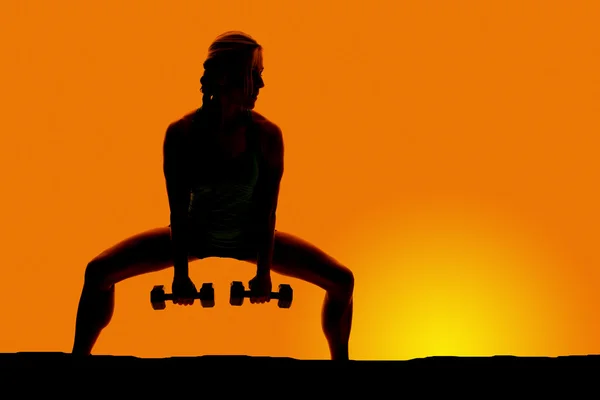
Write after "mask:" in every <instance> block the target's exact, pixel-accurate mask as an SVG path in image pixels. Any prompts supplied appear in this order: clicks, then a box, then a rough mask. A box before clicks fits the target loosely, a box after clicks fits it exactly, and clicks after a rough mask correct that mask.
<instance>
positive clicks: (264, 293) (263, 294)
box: [248, 274, 272, 304]
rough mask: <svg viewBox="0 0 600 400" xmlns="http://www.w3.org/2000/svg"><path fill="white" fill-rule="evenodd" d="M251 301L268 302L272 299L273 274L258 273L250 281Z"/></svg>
mask: <svg viewBox="0 0 600 400" xmlns="http://www.w3.org/2000/svg"><path fill="white" fill-rule="evenodd" d="M248 287H249V288H250V292H251V295H250V303H253V304H254V303H265V302H266V303H268V302H269V301H271V289H272V284H271V274H256V276H255V277H254V278H252V279H251V280H250V282H249V283H248Z"/></svg>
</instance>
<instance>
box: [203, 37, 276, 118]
mask: <svg viewBox="0 0 600 400" xmlns="http://www.w3.org/2000/svg"><path fill="white" fill-rule="evenodd" d="M262 70H263V64H262V47H261V45H260V44H258V43H257V42H256V40H254V39H253V38H252V37H251V36H250V35H248V34H246V33H243V32H239V31H229V32H225V33H223V34H221V35H219V36H218V37H217V38H216V39H215V40H214V41H213V42H212V44H211V45H210V47H209V49H208V56H207V57H206V60H205V61H204V74H203V75H202V78H201V79H200V83H201V89H200V90H201V91H202V93H203V96H202V103H203V105H207V104H208V103H209V102H210V101H213V100H218V101H219V102H220V103H225V104H227V105H228V106H234V107H241V108H246V109H252V108H254V103H255V101H256V97H257V96H258V91H259V89H260V88H262V87H263V86H264V82H263V80H262V77H261V74H262Z"/></svg>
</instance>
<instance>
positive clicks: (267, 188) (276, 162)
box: [256, 123, 284, 274]
mask: <svg viewBox="0 0 600 400" xmlns="http://www.w3.org/2000/svg"><path fill="white" fill-rule="evenodd" d="M263 138H264V145H263V153H264V155H263V159H264V161H265V162H264V163H263V166H264V168H263V170H261V172H260V176H261V178H259V179H261V182H262V183H261V185H260V188H261V189H260V198H259V215H258V221H259V224H260V227H259V239H258V254H257V260H258V261H257V265H256V267H257V274H269V273H270V271H271V261H272V258H273V239H274V236H275V220H276V211H277V202H278V199H279V187H280V183H281V178H282V176H283V158H284V157H283V153H284V151H283V135H282V133H281V129H280V128H279V127H278V126H277V125H275V124H272V123H269V124H268V125H267V126H266V128H265V129H264V136H263Z"/></svg>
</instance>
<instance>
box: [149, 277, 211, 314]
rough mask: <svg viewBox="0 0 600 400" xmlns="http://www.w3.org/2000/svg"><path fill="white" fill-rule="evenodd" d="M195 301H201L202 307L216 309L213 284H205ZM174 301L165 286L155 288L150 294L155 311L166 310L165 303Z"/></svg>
mask: <svg viewBox="0 0 600 400" xmlns="http://www.w3.org/2000/svg"><path fill="white" fill-rule="evenodd" d="M194 299H200V304H201V305H202V307H214V306H215V289H214V288H213V284H212V283H203V284H202V287H201V288H200V291H199V292H198V293H196V295H195V296H194ZM167 300H171V301H173V294H172V293H165V287H164V286H163V285H157V286H154V288H153V289H152V291H151V292H150V302H151V303H152V308H154V309H155V310H164V309H165V308H166V304H165V301H167Z"/></svg>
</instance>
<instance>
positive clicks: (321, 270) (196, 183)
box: [72, 31, 354, 360]
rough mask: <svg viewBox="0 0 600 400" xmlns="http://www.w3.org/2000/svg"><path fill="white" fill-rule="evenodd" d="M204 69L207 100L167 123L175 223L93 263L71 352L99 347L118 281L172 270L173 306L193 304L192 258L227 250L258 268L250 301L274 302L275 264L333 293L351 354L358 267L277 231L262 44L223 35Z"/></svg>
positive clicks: (277, 168) (342, 347)
mask: <svg viewBox="0 0 600 400" xmlns="http://www.w3.org/2000/svg"><path fill="white" fill-rule="evenodd" d="M203 66H204V75H203V76H202V78H201V80H200V83H201V91H202V93H203V97H202V106H201V107H200V108H199V109H198V110H196V111H194V112H191V113H188V114H187V115H184V116H183V117H182V118H180V119H179V120H177V121H174V122H172V123H171V124H169V126H168V128H167V129H166V133H165V137H164V142H163V171H164V176H165V182H166V191H167V196H168V200H169V208H170V224H169V225H168V226H164V227H158V228H155V229H151V230H148V231H145V232H141V233H138V234H136V235H134V236H132V237H129V238H127V239H125V240H123V241H121V242H119V243H117V244H116V245H114V246H113V247H111V248H108V249H106V250H105V251H104V252H102V253H100V254H99V255H98V256H96V257H95V258H93V259H92V260H91V261H90V262H89V263H88V265H87V266H86V269H85V281H84V285H83V290H82V293H81V298H80V300H79V307H78V310H77V320H76V327H75V340H74V343H73V350H72V353H73V354H76V355H89V354H91V351H92V348H93V347H94V344H95V343H96V340H97V339H98V337H99V335H100V333H101V331H102V329H104V328H105V327H106V326H107V325H108V324H109V322H110V320H111V317H112V314H113V310H114V297H115V285H116V284H117V283H118V282H121V281H123V280H125V279H128V278H132V277H134V276H138V275H141V274H145V273H150V272H155V271H160V270H164V269H166V268H169V267H173V269H174V278H173V285H172V291H173V295H174V297H175V298H176V300H175V301H174V303H176V304H180V305H190V304H192V303H193V299H192V298H191V294H193V293H195V292H196V287H195V285H194V283H192V281H191V280H190V278H189V275H188V264H189V263H190V262H192V261H195V260H199V259H203V258H207V257H225V258H231V259H236V260H240V261H245V262H248V263H252V264H255V265H256V268H257V272H256V276H255V277H254V278H253V279H252V280H251V281H250V285H249V286H250V289H251V291H252V292H253V293H254V295H253V297H252V298H251V299H250V301H251V302H252V303H264V302H267V301H269V293H270V292H271V275H270V272H271V271H274V272H276V273H279V274H282V275H286V276H290V277H293V278H298V279H301V280H303V281H306V282H310V283H312V284H314V285H317V286H318V287H320V288H322V289H323V290H325V300H324V303H323V311H322V328H323V332H324V333H325V336H326V338H327V341H328V344H329V349H330V354H331V358H332V359H335V360H347V359H348V358H349V355H348V342H349V337H350V328H351V324H352V304H353V300H352V297H353V290H354V276H353V274H352V272H351V271H350V270H349V269H348V268H346V267H345V266H343V265H341V264H340V263H339V262H338V261H336V260H335V259H333V258H332V257H331V256H329V255H328V254H326V253H325V252H323V251H322V250H320V249H319V248H317V247H315V246H314V245H312V244H310V243H308V242H306V241H305V240H302V239H300V238H298V237H296V236H294V235H292V234H289V233H285V232H280V231H277V230H276V229H275V219H276V208H277V201H278V195H279V185H280V181H281V178H282V175H283V158H284V157H283V139H282V133H281V130H280V128H279V127H278V126H277V125H276V124H275V123H273V122H271V121H269V120H268V119H267V118H265V117H264V116H262V115H261V114H259V113H257V112H256V111H254V110H253V108H254V104H255V102H256V99H257V96H258V93H259V90H260V89H261V88H262V87H264V82H263V79H262V71H263V63H262V46H261V45H260V44H258V43H257V42H256V41H255V40H254V39H253V38H252V37H251V36H249V35H247V34H245V33H243V32H239V31H230V32H225V33H223V34H221V35H219V36H218V37H217V38H216V39H215V41H214V42H213V43H212V44H211V45H210V47H209V50H208V57H207V59H206V60H205V62H204V65H203Z"/></svg>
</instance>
